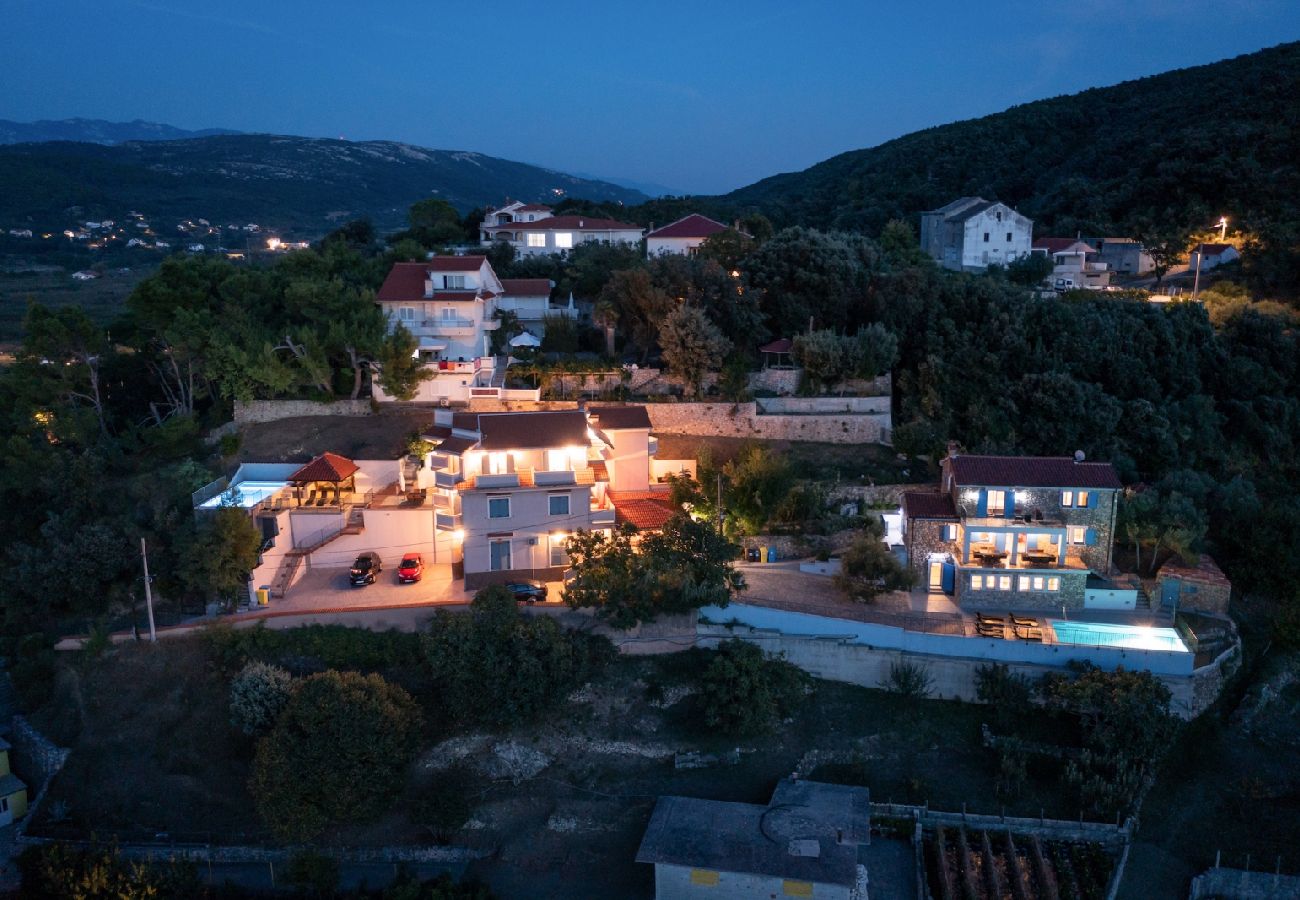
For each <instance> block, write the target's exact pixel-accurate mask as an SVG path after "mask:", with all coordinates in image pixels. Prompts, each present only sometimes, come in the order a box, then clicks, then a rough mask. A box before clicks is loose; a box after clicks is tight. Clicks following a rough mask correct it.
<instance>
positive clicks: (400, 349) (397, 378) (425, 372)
mask: <svg viewBox="0 0 1300 900" xmlns="http://www.w3.org/2000/svg"><path fill="white" fill-rule="evenodd" d="M418 347H419V341H418V340H416V337H415V335H413V334H411V332H410V331H409V330H408V329H407V328H406V326H405V325H403V324H401V323H400V322H399V323H397V324H396V325H395V326H393V330H392V332H390V333H389V335H388V336H387V337H386V338H384V343H383V346H382V347H381V348H380V350H379V357H378V359H376V360H375V362H374V368H375V370H376V372H377V373H378V377H377V378H376V380H377V381H378V382H379V386H380V387H381V388H383V390H384V393H386V394H387V395H388V396H390V397H392V398H394V399H396V400H411V399H413V398H414V397H415V394H416V391H418V390H419V387H420V384H421V383H422V382H424V381H428V380H429V379H430V378H432V377H433V370H432V369H430V368H429V367H428V366H425V365H424V364H422V363H421V362H420V360H419V359H418V358H417V356H416V349H417V348H418Z"/></svg>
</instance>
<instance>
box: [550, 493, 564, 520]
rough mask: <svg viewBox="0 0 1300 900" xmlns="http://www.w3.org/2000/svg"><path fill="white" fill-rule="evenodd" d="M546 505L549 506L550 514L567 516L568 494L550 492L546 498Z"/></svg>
mask: <svg viewBox="0 0 1300 900" xmlns="http://www.w3.org/2000/svg"><path fill="white" fill-rule="evenodd" d="M546 505H547V506H548V507H550V513H551V515H553V516H567V515H568V514H569V495H568V494H550V495H549V496H547V498H546Z"/></svg>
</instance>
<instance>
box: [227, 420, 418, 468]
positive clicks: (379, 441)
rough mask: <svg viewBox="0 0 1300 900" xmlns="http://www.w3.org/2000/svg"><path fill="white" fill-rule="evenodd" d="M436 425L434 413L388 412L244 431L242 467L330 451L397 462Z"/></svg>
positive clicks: (275, 424) (273, 424) (303, 458)
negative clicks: (423, 432) (413, 439)
mask: <svg viewBox="0 0 1300 900" xmlns="http://www.w3.org/2000/svg"><path fill="white" fill-rule="evenodd" d="M432 424H433V412H432V411H430V410H410V409H402V410H384V411H383V412H381V413H378V414H376V415H373V416H299V417H297V418H292V419H279V420H277V421H275V422H259V423H257V424H254V425H247V426H245V427H244V428H242V429H241V430H240V434H241V435H242V439H241V442H240V446H239V459H240V461H241V462H307V461H308V460H310V459H311V458H312V457H313V456H318V455H320V454H321V453H324V452H325V451H327V450H328V451H330V452H332V453H339V454H342V455H343V456H346V457H348V458H349V459H396V458H397V457H399V456H401V455H402V454H403V453H404V452H405V451H406V445H407V441H408V440H409V439H410V437H411V435H412V434H413V433H415V432H418V431H419V430H420V429H422V428H426V427H428V426H430V425H432Z"/></svg>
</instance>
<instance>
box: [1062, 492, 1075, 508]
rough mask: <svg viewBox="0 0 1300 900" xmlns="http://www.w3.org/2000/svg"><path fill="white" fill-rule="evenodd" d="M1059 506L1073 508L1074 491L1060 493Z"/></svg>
mask: <svg viewBox="0 0 1300 900" xmlns="http://www.w3.org/2000/svg"><path fill="white" fill-rule="evenodd" d="M1061 505H1062V506H1074V491H1061Z"/></svg>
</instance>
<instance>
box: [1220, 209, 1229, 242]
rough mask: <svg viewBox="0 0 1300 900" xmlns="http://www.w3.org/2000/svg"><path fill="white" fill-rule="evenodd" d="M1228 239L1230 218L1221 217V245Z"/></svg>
mask: <svg viewBox="0 0 1300 900" xmlns="http://www.w3.org/2000/svg"><path fill="white" fill-rule="evenodd" d="M1227 238H1228V217H1227V216H1219V243H1220V244H1222V243H1223V242H1224V241H1225V240H1227Z"/></svg>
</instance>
